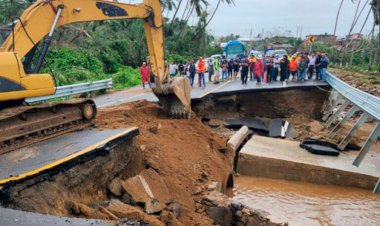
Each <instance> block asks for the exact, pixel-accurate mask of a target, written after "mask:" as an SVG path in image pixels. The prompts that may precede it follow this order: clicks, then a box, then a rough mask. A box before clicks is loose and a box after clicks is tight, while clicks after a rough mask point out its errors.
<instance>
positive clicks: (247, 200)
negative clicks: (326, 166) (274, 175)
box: [229, 176, 380, 226]
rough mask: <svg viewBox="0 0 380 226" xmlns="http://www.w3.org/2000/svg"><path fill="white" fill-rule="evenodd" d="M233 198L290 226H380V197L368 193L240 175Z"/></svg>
mask: <svg viewBox="0 0 380 226" xmlns="http://www.w3.org/2000/svg"><path fill="white" fill-rule="evenodd" d="M229 195H230V196H233V200H234V201H235V202H240V203H242V204H245V205H247V206H248V207H251V208H253V209H256V210H262V211H264V212H267V213H268V215H267V217H269V218H270V220H271V221H274V222H288V223H289V225H310V226H312V225H345V226H347V225H379V224H380V215H379V214H378V213H379V212H380V196H378V195H375V194H372V193H371V192H370V191H367V190H361V189H354V188H344V187H335V186H325V185H315V184H309V183H300V182H288V181H282V180H272V179H264V178H255V177H245V176H240V177H236V178H235V187H234V189H233V190H232V191H230V193H229Z"/></svg>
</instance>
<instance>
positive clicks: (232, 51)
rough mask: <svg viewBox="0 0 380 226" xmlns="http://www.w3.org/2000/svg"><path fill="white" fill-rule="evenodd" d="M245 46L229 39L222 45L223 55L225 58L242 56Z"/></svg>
mask: <svg viewBox="0 0 380 226" xmlns="http://www.w3.org/2000/svg"><path fill="white" fill-rule="evenodd" d="M245 50H246V47H245V45H244V44H243V43H242V42H240V41H238V40H233V41H229V42H228V43H227V45H226V47H224V55H225V56H226V59H227V60H229V59H235V58H236V57H239V58H243V57H244V55H245Z"/></svg>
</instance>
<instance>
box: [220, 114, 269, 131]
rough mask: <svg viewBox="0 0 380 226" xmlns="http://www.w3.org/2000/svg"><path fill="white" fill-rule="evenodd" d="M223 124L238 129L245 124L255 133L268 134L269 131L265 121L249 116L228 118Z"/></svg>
mask: <svg viewBox="0 0 380 226" xmlns="http://www.w3.org/2000/svg"><path fill="white" fill-rule="evenodd" d="M225 126H226V127H228V128H231V129H240V128H241V127H242V126H247V127H248V128H249V129H251V130H253V131H254V132H257V133H264V134H268V132H269V128H268V125H267V123H266V122H265V121H263V120H260V119H257V118H250V117H243V118H236V119H228V120H226V124H225Z"/></svg>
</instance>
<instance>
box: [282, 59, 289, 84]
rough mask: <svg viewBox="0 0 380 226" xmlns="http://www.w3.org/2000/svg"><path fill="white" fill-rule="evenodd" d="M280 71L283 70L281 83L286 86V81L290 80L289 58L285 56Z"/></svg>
mask: <svg viewBox="0 0 380 226" xmlns="http://www.w3.org/2000/svg"><path fill="white" fill-rule="evenodd" d="M280 69H281V82H282V85H283V86H284V87H285V86H286V81H287V80H288V75H289V74H288V71H289V60H288V56H287V55H284V57H283V58H282V59H281V61H280Z"/></svg>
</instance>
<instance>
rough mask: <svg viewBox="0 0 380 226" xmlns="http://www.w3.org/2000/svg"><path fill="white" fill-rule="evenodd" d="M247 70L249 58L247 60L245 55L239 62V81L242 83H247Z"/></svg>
mask: <svg viewBox="0 0 380 226" xmlns="http://www.w3.org/2000/svg"><path fill="white" fill-rule="evenodd" d="M248 70H249V60H248V56H245V57H244V58H243V60H242V62H241V82H242V84H243V85H247V80H248Z"/></svg>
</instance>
